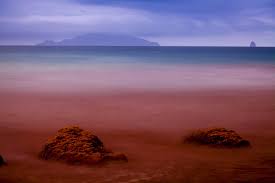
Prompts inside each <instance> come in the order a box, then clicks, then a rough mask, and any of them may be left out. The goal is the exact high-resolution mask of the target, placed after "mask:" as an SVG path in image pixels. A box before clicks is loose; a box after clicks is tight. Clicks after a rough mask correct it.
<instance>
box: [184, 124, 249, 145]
mask: <svg viewBox="0 0 275 183" xmlns="http://www.w3.org/2000/svg"><path fill="white" fill-rule="evenodd" d="M184 142H185V143H196V144H205V145H213V146H216V147H248V146H250V143H249V141H247V140H244V139H243V138H242V137H241V136H240V135H239V134H237V133H236V132H235V131H233V130H228V129H225V128H211V129H206V130H197V131H195V132H193V133H191V134H190V135H188V136H186V137H185V138H184Z"/></svg>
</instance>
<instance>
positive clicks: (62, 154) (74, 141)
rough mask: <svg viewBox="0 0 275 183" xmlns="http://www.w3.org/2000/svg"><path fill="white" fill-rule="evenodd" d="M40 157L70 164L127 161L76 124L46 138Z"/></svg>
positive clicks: (123, 156) (122, 155)
mask: <svg viewBox="0 0 275 183" xmlns="http://www.w3.org/2000/svg"><path fill="white" fill-rule="evenodd" d="M39 156H40V158H42V159H45V160H58V161H64V162H67V163H70V164H97V163H100V162H104V161H107V160H122V161H127V157H126V156H125V155H124V154H115V153H113V152H112V151H110V150H107V149H106V148H105V147H104V145H103V143H102V141H101V140H100V139H99V138H98V137H97V136H95V135H94V134H93V133H92V132H90V131H85V130H82V129H81V128H79V127H77V126H73V127H68V128H62V129H60V130H58V132H57V134H56V135H55V136H54V137H52V138H50V139H48V141H47V142H46V144H45V145H44V147H43V149H42V151H41V152H40V154H39Z"/></svg>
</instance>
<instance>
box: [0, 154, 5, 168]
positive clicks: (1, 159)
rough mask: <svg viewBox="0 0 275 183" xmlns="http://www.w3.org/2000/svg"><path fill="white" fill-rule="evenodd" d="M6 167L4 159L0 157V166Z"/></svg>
mask: <svg viewBox="0 0 275 183" xmlns="http://www.w3.org/2000/svg"><path fill="white" fill-rule="evenodd" d="M3 165H6V162H5V160H4V158H3V157H2V156H1V155H0V166H3Z"/></svg>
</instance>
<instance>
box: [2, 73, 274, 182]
mask: <svg viewBox="0 0 275 183" xmlns="http://www.w3.org/2000/svg"><path fill="white" fill-rule="evenodd" d="M270 73H271V72H270ZM244 75H245V74H244ZM22 76H23V75H22ZM25 76H26V75H25ZM51 76H52V75H51ZM26 77H27V76H26ZM85 77H87V76H86V75H85ZM175 77H178V75H177V76H175ZM238 77H240V76H238ZM247 77H248V79H249V76H247ZM34 78H35V77H34ZM122 78H123V77H122ZM1 79H2V80H0V82H1V88H2V90H1V92H0V101H1V102H0V120H1V121H0V144H1V146H0V154H1V155H2V156H3V157H4V158H5V160H6V161H7V163H8V166H4V167H1V168H0V182H1V183H19V182H20V183H44V182H45V183H46V182H47V183H49V182H51V183H63V182H64V183H75V182H79V183H89V182H91V183H94V182H106V183H107V182H257V183H258V182H275V145H274V144H275V133H274V131H275V92H274V91H275V89H274V88H273V87H256V86H254V85H253V86H250V87H249V86H242V87H239V85H237V86H238V87H229V88H226V87H220V88H218V87H214V88H207V89H206V88H201V89H198V88H196V89H194V90H185V89H183V88H177V89H173V88H172V89H171V88H170V89H169V90H161V89H160V88H150V90H141V89H139V90H137V89H136V90H134V89H133V90H124V91H123V90H121V91H119V92H102V93H100V92H89V90H75V91H74V92H63V91H58V92H53V91H49V90H47V91H45V92H41V91H37V90H32V89H30V88H27V87H26V88H27V89H26V88H25V89H22V88H20V86H19V85H17V86H19V87H11V86H12V84H14V83H12V82H13V81H17V82H18V81H21V80H25V81H26V80H27V79H26V78H22V77H17V75H14V74H10V73H9V74H7V73H5V72H2V73H1ZM20 79H21V80H20ZM271 79H274V77H273V75H272V76H271ZM151 80H152V82H153V79H151ZM7 81H9V82H7ZM62 82H63V81H62ZM266 82H268V81H266ZM8 84H9V86H8ZM36 84H37V83H36ZM46 84H47V82H46V83H45V85H46ZM55 84H56V83H55ZM42 85H43V83H41V86H42ZM265 85H267V84H265ZM14 86H15V85H14ZM24 86H26V83H25V84H24ZM29 86H34V85H29ZM36 86H37V85H36ZM55 86H56V85H55ZM230 86H231V85H230ZM257 86H262V85H257ZM43 87H45V88H47V86H43ZM259 88H261V89H259ZM68 125H79V126H80V127H81V128H83V129H87V130H92V131H93V132H94V134H96V135H97V136H99V137H100V138H101V139H102V141H103V142H104V144H105V146H107V147H109V148H111V149H113V150H114V151H116V152H123V153H125V154H126V155H127V157H128V159H129V161H128V162H127V163H125V162H110V163H107V164H103V165H96V166H71V165H66V164H64V163H59V162H52V161H43V160H40V159H38V153H39V151H40V150H41V148H42V146H43V144H44V143H45V141H46V139H47V138H48V137H50V136H52V135H54V134H55V133H56V131H57V130H58V129H60V128H62V127H64V126H68ZM207 127H225V128H229V129H233V130H235V131H237V132H238V133H239V134H240V135H241V136H243V137H244V138H245V139H248V140H249V141H250V142H251V144H252V148H245V149H221V148H218V149H217V148H210V147H206V146H197V145H187V144H182V142H181V138H182V136H184V135H186V134H187V133H189V132H190V131H191V130H193V129H197V128H207Z"/></svg>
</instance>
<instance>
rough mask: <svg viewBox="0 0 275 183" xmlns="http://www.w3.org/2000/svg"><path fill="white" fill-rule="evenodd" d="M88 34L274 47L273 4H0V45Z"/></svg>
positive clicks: (236, 0) (52, 0) (214, 0)
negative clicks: (253, 42) (252, 42)
mask: <svg viewBox="0 0 275 183" xmlns="http://www.w3.org/2000/svg"><path fill="white" fill-rule="evenodd" d="M86 33H111V34H127V35H133V36H137V37H141V38H144V39H147V40H150V41H155V42H158V43H159V44H160V45H162V46H247V45H249V44H250V42H251V41H252V40H253V41H255V42H256V43H257V45H258V46H275V1H274V0H1V1H0V44H1V45H33V44H37V43H39V42H42V41H44V40H55V41H58V40H62V39H65V38H72V37H74V36H78V35H82V34H86Z"/></svg>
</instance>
